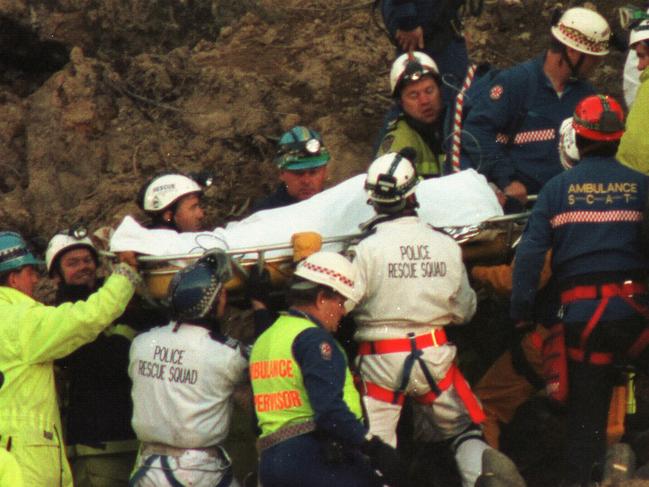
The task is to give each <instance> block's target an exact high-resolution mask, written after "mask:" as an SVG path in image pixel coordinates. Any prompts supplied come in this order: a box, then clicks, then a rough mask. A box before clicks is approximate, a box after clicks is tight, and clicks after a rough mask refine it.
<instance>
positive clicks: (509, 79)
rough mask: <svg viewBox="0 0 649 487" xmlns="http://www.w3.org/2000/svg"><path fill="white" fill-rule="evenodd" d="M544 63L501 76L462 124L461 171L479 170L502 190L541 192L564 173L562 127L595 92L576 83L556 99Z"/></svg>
mask: <svg viewBox="0 0 649 487" xmlns="http://www.w3.org/2000/svg"><path fill="white" fill-rule="evenodd" d="M543 63H544V56H539V57H537V58H534V59H531V60H529V61H526V62H525V63H522V64H518V65H516V66H513V67H511V68H509V69H506V70H503V71H502V72H500V73H498V74H497V75H496V76H495V77H494V79H493V80H492V82H491V85H490V87H489V88H488V89H487V90H485V91H484V92H483V94H484V96H482V97H481V98H480V99H476V100H473V107H472V108H471V110H470V111H469V113H468V115H467V118H466V120H465V121H464V123H463V126H462V154H461V161H460V163H461V165H462V167H463V168H469V167H473V168H475V169H476V170H477V171H479V172H481V173H482V174H484V175H485V176H486V177H487V179H488V180H489V181H493V182H494V183H496V184H497V185H498V186H499V187H500V188H501V189H504V188H505V187H506V186H507V185H509V183H511V182H512V181H514V180H518V181H521V182H522V183H523V184H525V186H526V187H527V190H528V193H537V192H538V191H539V190H540V189H541V187H542V186H543V185H544V184H545V183H546V182H547V181H549V180H550V179H551V178H552V177H553V176H555V175H556V174H559V173H560V172H561V171H562V168H561V163H560V161H559V151H558V150H557V147H558V141H559V126H560V125H561V122H562V121H563V120H564V119H566V118H568V117H571V116H572V114H573V112H574V110H575V107H576V106H577V103H578V102H579V101H580V100H581V99H583V98H584V97H586V96H588V95H591V94H593V93H594V89H593V87H592V86H591V85H590V83H588V82H586V81H573V82H568V83H567V84H566V86H565V89H564V92H563V93H562V94H561V95H559V94H557V92H556V91H555V90H554V87H553V86H552V83H551V82H550V80H549V79H548V77H547V76H546V75H545V73H544V72H543ZM531 94H533V96H531ZM526 108H527V110H526ZM511 132H515V136H514V140H513V143H510V144H507V140H508V138H509V137H510V136H511V135H513V134H512V133H511Z"/></svg>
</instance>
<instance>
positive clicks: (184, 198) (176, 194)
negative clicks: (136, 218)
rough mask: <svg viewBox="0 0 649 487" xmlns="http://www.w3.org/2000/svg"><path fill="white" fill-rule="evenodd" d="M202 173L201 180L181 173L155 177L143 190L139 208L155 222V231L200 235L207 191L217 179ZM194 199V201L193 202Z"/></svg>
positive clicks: (141, 190) (139, 199) (139, 198)
mask: <svg viewBox="0 0 649 487" xmlns="http://www.w3.org/2000/svg"><path fill="white" fill-rule="evenodd" d="M205 174H206V173H200V175H201V177H202V178H201V180H200V181H197V179H198V178H192V177H188V176H185V175H183V174H178V173H167V174H161V175H156V176H153V177H152V178H151V179H149V180H148V181H147V182H146V183H145V184H144V185H143V186H142V188H141V189H140V193H139V195H138V204H139V206H140V208H142V209H143V210H144V211H145V212H146V213H147V215H149V217H151V219H152V223H153V226H154V227H161V228H170V229H174V230H177V231H179V232H191V231H199V230H200V229H201V221H202V220H203V217H204V216H205V215H204V212H203V208H202V207H201V204H200V199H201V197H202V196H203V191H204V188H205V187H209V186H210V185H211V184H212V181H213V177H212V176H211V175H207V176H205ZM192 197H193V199H192Z"/></svg>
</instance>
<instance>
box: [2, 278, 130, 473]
mask: <svg viewBox="0 0 649 487" xmlns="http://www.w3.org/2000/svg"><path fill="white" fill-rule="evenodd" d="M134 290H135V289H134V287H133V285H132V284H131V283H130V281H129V279H127V278H126V277H124V276H123V275H117V274H113V275H111V276H110V277H109V278H108V279H107V280H106V283H105V284H104V286H103V287H102V288H101V289H99V291H97V292H96V293H95V294H93V295H92V296H90V297H89V298H88V300H87V301H80V302H76V303H64V304H61V305H60V306H57V307H53V306H46V305H44V304H42V303H39V302H38V301H35V300H34V299H32V298H31V297H29V296H27V295H26V294H24V293H22V292H20V291H18V290H16V289H13V288H10V287H4V286H0V320H2V326H0V344H1V346H0V371H2V373H3V374H4V376H5V383H4V386H3V387H2V389H1V390H0V434H1V435H2V438H3V439H4V438H7V437H9V436H12V437H14V444H16V443H21V445H23V446H24V445H25V444H28V445H36V446H37V445H48V446H55V445H56V444H58V443H59V440H60V437H61V418H60V415H59V409H58V405H57V401H56V391H55V387H54V372H53V364H52V361H53V360H55V359H57V358H61V357H64V356H65V355H68V354H69V353H70V352H72V351H73V350H75V349H76V348H78V347H80V346H81V345H83V344H84V343H88V342H90V341H92V340H94V339H95V338H96V337H97V335H98V334H99V333H100V332H101V331H102V329H104V328H105V327H106V326H107V325H109V324H110V323H111V322H112V321H113V320H114V319H115V318H117V317H118V316H119V315H120V314H122V313H123V312H124V309H125V308H126V305H127V304H128V302H129V300H130V299H131V297H132V296H133V292H134ZM21 461H22V460H21ZM37 467H38V468H41V469H45V468H49V467H50V466H46V465H40V466H37ZM56 468H59V466H58V465H57V466H56Z"/></svg>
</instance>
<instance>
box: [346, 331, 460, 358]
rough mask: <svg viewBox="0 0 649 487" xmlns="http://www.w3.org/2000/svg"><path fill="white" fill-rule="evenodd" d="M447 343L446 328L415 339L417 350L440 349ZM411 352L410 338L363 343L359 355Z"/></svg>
mask: <svg viewBox="0 0 649 487" xmlns="http://www.w3.org/2000/svg"><path fill="white" fill-rule="evenodd" d="M447 342H448V340H447V339H446V332H445V331H444V328H435V329H434V330H432V331H431V332H430V333H425V334H423V335H417V336H416V337H415V343H416V346H417V350H422V349H424V348H428V347H439V346H440V345H444V344H445V343H447ZM411 350H412V342H411V340H410V338H390V339H387V340H377V341H374V342H362V343H361V344H360V345H359V346H358V355H383V354H385V353H397V352H410V351H411Z"/></svg>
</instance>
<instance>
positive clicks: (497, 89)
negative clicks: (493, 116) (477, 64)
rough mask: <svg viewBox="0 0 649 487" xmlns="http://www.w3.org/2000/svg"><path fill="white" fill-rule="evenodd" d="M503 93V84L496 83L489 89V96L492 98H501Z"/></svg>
mask: <svg viewBox="0 0 649 487" xmlns="http://www.w3.org/2000/svg"><path fill="white" fill-rule="evenodd" d="M502 94H503V87H502V85H496V86H494V87H493V88H491V90H490V91H489V98H491V99H492V100H500V97H501V96H502Z"/></svg>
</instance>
